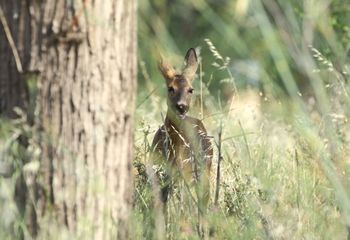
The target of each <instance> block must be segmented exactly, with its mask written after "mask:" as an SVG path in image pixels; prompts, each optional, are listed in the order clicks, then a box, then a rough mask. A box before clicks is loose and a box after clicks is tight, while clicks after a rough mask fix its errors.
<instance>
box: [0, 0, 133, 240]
mask: <svg viewBox="0 0 350 240" xmlns="http://www.w3.org/2000/svg"><path fill="white" fill-rule="evenodd" d="M0 6H1V8H2V9H4V11H3V12H4V15H5V17H6V19H7V24H8V25H9V28H10V31H11V33H12V35H13V36H12V37H13V39H14V42H15V44H16V48H17V51H18V52H19V57H20V61H21V65H22V68H23V73H22V74H21V73H20V72H21V71H20V70H19V69H18V65H16V62H15V60H16V57H15V55H14V53H13V49H12V48H11V47H10V45H9V41H8V40H7V37H8V36H7V34H6V32H5V31H4V29H5V28H4V27H2V28H0V53H1V55H0V60H1V64H0V72H1V74H0V113H11V112H12V109H13V107H14V106H20V107H24V108H25V107H26V101H24V100H25V99H27V97H28V95H27V92H26V88H25V84H24V82H23V81H22V77H21V76H23V75H24V74H25V73H26V71H32V70H34V71H36V70H37V69H38V72H39V96H38V104H39V106H38V107H39V116H40V119H39V120H38V121H37V122H38V125H39V126H40V127H41V130H43V132H44V134H42V136H43V137H42V139H41V144H42V150H43V152H42V156H43V157H42V162H41V174H40V175H39V183H40V185H41V186H42V188H43V189H44V191H41V190H42V189H37V190H38V191H37V192H41V193H43V194H39V196H38V197H39V199H38V204H37V208H36V210H37V217H38V223H39V228H40V230H41V232H40V233H39V234H40V235H41V236H43V237H44V238H46V237H49V236H55V235H57V234H61V233H62V230H64V229H67V231H64V232H66V233H67V234H69V236H73V237H74V236H75V237H77V236H79V237H80V238H84V236H85V238H86V237H88V238H89V239H90V238H92V239H115V238H116V237H119V238H120V239H125V238H126V236H127V219H128V214H129V211H130V207H131V196H132V190H131V188H132V181H131V180H132V179H131V178H132V174H131V160H132V152H133V133H132V130H133V112H134V102H135V93H136V67H137V63H136V57H137V54H136V51H137V48H136V40H137V39H136V0H95V1H89V0H82V1H75V0H72V1H67V0H50V1H49V0H44V1H41V0H33V1H24V0H0ZM11 114H12V113H11ZM40 195H45V197H40ZM56 223H57V224H56ZM57 226H58V227H57ZM62 226H64V227H62ZM55 230H56V231H55ZM33 232H34V233H35V231H33Z"/></svg>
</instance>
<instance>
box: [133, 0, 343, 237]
mask: <svg viewBox="0 0 350 240" xmlns="http://www.w3.org/2000/svg"><path fill="white" fill-rule="evenodd" d="M348 10H349V3H346V2H345V1H340V0H339V1H338V0H334V1H323V0H322V1H302V0H300V1H282V0H281V1H271V0H263V1H259V0H235V1H209V0H208V1H205V0H194V1H181V0H179V1H155V0H153V1H141V2H140V8H139V12H140V15H139V16H140V17H139V23H140V24H139V49H140V52H139V57H140V60H141V63H142V64H140V65H141V69H142V71H140V73H139V83H140V85H139V86H140V87H139V95H138V96H139V98H138V102H139V104H138V108H137V111H136V117H137V119H136V126H138V127H137V130H136V139H135V142H136V154H137V156H139V155H144V156H146V155H147V154H149V149H145V148H141V147H140V146H144V144H145V142H147V143H148V142H149V141H151V140H152V137H153V135H154V133H155V131H156V130H157V128H158V127H159V125H160V124H161V122H162V119H163V118H164V114H165V111H166V103H165V102H166V100H165V94H166V91H165V90H164V88H163V87H162V84H163V83H162V82H163V80H162V78H161V76H160V74H159V73H158V72H157V67H156V63H157V61H158V58H159V54H160V53H161V54H162V55H165V56H166V57H167V58H169V59H171V61H172V62H174V65H176V64H177V65H178V64H179V63H180V62H181V59H182V55H183V54H184V53H185V51H186V50H187V49H188V48H189V47H197V51H198V52H200V55H201V67H200V71H199V73H198V80H196V81H197V82H196V83H195V89H196V91H197V92H196V93H197V94H196V95H197V98H196V100H195V101H194V107H193V109H192V112H191V113H190V115H193V116H195V117H200V118H202V119H203V120H204V123H205V125H206V127H207V129H209V133H210V134H211V135H212V136H213V137H214V139H215V143H216V149H215V158H214V166H213V171H212V179H211V182H212V187H211V189H212V194H211V197H212V202H211V204H210V206H209V211H208V213H207V214H206V216H205V219H206V221H207V223H208V226H207V227H208V229H207V230H208V232H207V233H208V235H207V236H208V237H209V238H212V239H255V238H258V239H265V238H267V239H304V238H306V239H315V238H316V239H344V238H347V237H348V236H349V233H348V231H349V226H350V205H349V203H350V192H349V190H348V189H350V188H349V187H350V182H349V171H348V170H349V169H350V168H349V166H350V165H349V158H348V156H349V154H350V149H349V147H348V146H349V141H350V136H349V132H350V131H349V130H350V129H349V128H350V124H349V114H350V112H349V105H350V102H349V83H348V78H349V77H348V76H349V75H348V72H349V69H348V68H349V66H348V60H347V55H348V51H349V31H348V27H347V25H348V21H349V16H348V14H347V12H348ZM156 86H157V87H156ZM161 114H163V116H162V115H161ZM140 123H142V124H140ZM221 124H222V125H223V130H222V132H223V136H222V144H221V145H220V146H218V145H217V143H218V132H219V129H220V126H221ZM144 125H147V126H148V127H147V129H148V130H147V131H148V133H147V137H146V138H145V137H144V136H145V135H142V133H143V130H142V129H143V127H144ZM138 129H140V130H138ZM219 149H220V151H221V152H222V155H223V161H222V168H221V181H220V182H221V183H220V195H219V201H218V204H217V205H215V204H214V202H213V201H214V195H215V193H214V191H215V185H216V180H217V179H216V178H215V175H216V164H217V159H218V155H217V154H218V152H219ZM142 159H143V160H142ZM145 159H147V158H139V157H137V158H136V159H135V163H137V164H140V161H146V160H145ZM146 162H147V164H151V163H150V162H149V161H146ZM145 176H147V172H146V175H145ZM135 184H136V187H138V186H140V182H139V181H137V182H136V183H135ZM141 185H142V184H141ZM138 189H139V190H140V188H138ZM141 191H142V190H141ZM147 191H152V188H148V190H147ZM139 194H140V193H139ZM141 195H142V193H141ZM142 196H143V201H146V202H147V201H150V202H151V203H150V204H148V206H152V202H154V200H155V199H154V197H152V198H148V199H147V196H153V195H152V194H149V193H148V195H145V194H143V195H142ZM135 197H136V200H135V201H136V209H139V208H138V207H137V206H139V205H140V204H141V202H140V199H139V198H137V195H135ZM172 199H173V200H172V201H173V202H172V204H173V206H174V208H173V209H171V211H170V213H168V214H170V215H172V216H173V220H172V221H170V222H169V223H168V224H169V226H168V237H169V238H170V239H182V238H189V239H197V238H201V236H200V235H198V233H197V231H196V224H195V222H196V219H195V214H194V212H191V213H188V214H187V215H186V216H185V218H187V220H188V222H191V223H192V224H189V225H190V229H191V231H190V234H189V236H184V233H183V232H182V231H181V230H179V229H176V228H174V226H176V225H179V221H178V220H176V219H178V218H177V217H178V212H179V210H178V209H179V208H181V207H183V208H186V206H183V205H186V204H190V205H191V204H193V203H188V202H183V201H181V200H178V199H177V198H176V197H174V196H173V198H172ZM150 211H151V212H152V209H151V210H150V209H148V211H144V212H143V211H140V212H138V213H139V214H141V216H142V217H143V218H147V214H148V213H149V212H150ZM153 216H154V215H153ZM135 221H137V219H135ZM148 226H149V225H148ZM152 227H154V229H153V230H150V229H149V228H148V227H144V228H141V229H144V230H141V231H140V232H139V234H140V235H137V236H138V238H142V237H144V238H145V239H147V237H145V236H146V235H143V233H144V231H148V232H149V231H154V232H156V231H157V225H152ZM209 233H210V234H209ZM147 236H149V235H147Z"/></svg>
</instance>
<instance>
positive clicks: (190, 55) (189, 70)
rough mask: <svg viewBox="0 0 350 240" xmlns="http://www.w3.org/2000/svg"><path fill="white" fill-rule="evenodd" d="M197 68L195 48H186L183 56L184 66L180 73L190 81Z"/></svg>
mask: <svg viewBox="0 0 350 240" xmlns="http://www.w3.org/2000/svg"><path fill="white" fill-rule="evenodd" d="M197 68H198V59H197V54H196V50H194V48H190V49H188V51H187V53H186V56H185V67H184V69H183V71H182V74H183V75H184V76H185V78H187V80H189V81H192V80H193V78H194V76H195V75H196V71H197Z"/></svg>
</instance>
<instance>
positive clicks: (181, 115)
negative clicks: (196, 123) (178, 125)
mask: <svg viewBox="0 0 350 240" xmlns="http://www.w3.org/2000/svg"><path fill="white" fill-rule="evenodd" d="M178 116H179V118H180V119H185V117H186V115H185V114H179V115H178Z"/></svg>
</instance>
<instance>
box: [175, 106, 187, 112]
mask: <svg viewBox="0 0 350 240" xmlns="http://www.w3.org/2000/svg"><path fill="white" fill-rule="evenodd" d="M176 108H177V110H179V112H180V113H184V112H185V111H186V108H187V106H186V105H185V104H176Z"/></svg>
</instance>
